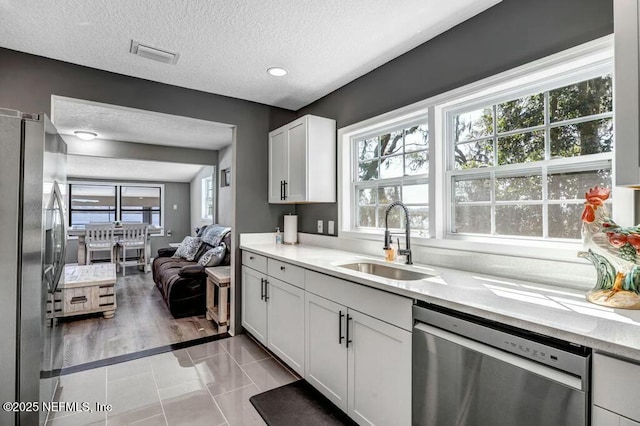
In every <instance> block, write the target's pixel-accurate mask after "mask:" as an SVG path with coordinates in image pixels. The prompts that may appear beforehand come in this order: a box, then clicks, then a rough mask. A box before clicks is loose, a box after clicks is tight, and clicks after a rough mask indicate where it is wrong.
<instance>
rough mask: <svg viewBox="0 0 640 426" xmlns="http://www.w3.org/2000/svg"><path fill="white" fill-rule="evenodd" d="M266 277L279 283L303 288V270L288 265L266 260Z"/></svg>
mask: <svg viewBox="0 0 640 426" xmlns="http://www.w3.org/2000/svg"><path fill="white" fill-rule="evenodd" d="M267 275H269V276H270V277H273V278H277V279H279V280H280V281H284V282H286V283H289V284H292V285H295V286H296V287H300V288H304V269H303V268H301V267H299V266H295V265H292V264H290V263H285V262H280V261H279V260H275V259H267Z"/></svg>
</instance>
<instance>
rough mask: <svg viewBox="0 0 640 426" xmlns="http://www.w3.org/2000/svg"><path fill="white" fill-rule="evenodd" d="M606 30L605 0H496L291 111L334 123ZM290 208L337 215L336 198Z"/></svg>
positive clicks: (310, 216)
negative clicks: (416, 45) (331, 120)
mask: <svg viewBox="0 0 640 426" xmlns="http://www.w3.org/2000/svg"><path fill="white" fill-rule="evenodd" d="M612 32H613V2H612V0H560V1H558V0H538V1H531V0H504V1H502V2H501V3H499V4H497V5H496V6H494V7H492V8H491V9H489V10H487V11H485V12H483V13H481V14H480V15H477V16H475V17H474V18H471V19H470V20H468V21H466V22H463V23H462V24H460V25H458V26H456V27H454V28H452V29H451V30H449V31H447V32H446V33H444V34H441V35H440V36H438V37H436V38H434V39H432V40H430V41H428V42H426V43H424V44H422V45H420V46H418V47H417V48H415V49H413V50H412V51H410V52H408V53H406V54H404V55H402V56H400V57H398V58H396V59H394V60H393V61H390V62H388V63H386V64H385V65H383V66H381V67H379V68H377V69H375V70H374V71H372V72H370V73H368V74H366V75H364V76H362V77H360V78H359V79H357V80H354V81H353V82H351V83H349V84H347V85H345V86H343V87H341V88H340V89H338V90H336V91H335V92H333V93H331V94H329V95H327V96H325V97H324V98H322V99H320V100H318V101H316V102H314V103H312V104H311V105H308V106H307V107H305V108H302V109H301V110H299V111H298V112H297V114H298V116H302V115H304V114H315V115H320V116H323V117H329V118H333V119H335V120H337V127H338V128H341V127H344V126H347V125H350V124H353V123H357V122H359V121H362V120H365V119H367V118H371V117H374V116H376V115H379V114H382V113H385V112H388V111H392V110H394V109H397V108H400V107H402V106H405V105H409V104H411V103H414V102H417V101H420V100H422V99H426V98H429V97H431V96H433V95H436V94H439V93H443V92H446V91H448V90H451V89H454V88H456V87H460V86H463V85H465V84H468V83H471V82H474V81H477V80H480V79H482V78H485V77H489V76H491V75H494V74H497V73H499V72H502V71H505V70H508V69H510V68H514V67H517V66H519V65H522V64H525V63H528V62H531V61H533V60H535V59H539V58H541V57H544V56H547V55H550V54H553V53H556V52H559V51H561V50H564V49H567V48H569V47H572V46H575V45H578V44H580V43H584V42H587V41H589V40H592V39H595V38H598V37H601V36H604V35H607V34H610V33H612ZM274 128H276V127H275V126H274V127H272V129H274ZM296 213H297V214H298V220H299V230H300V231H301V232H308V233H315V232H316V225H315V222H316V220H317V219H324V220H325V221H326V220H336V221H337V219H338V208H337V204H309V205H298V206H296ZM336 224H337V222H336ZM325 227H326V222H325Z"/></svg>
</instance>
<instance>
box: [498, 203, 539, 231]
mask: <svg viewBox="0 0 640 426" xmlns="http://www.w3.org/2000/svg"><path fill="white" fill-rule="evenodd" d="M496 234H498V235H522V236H529V237H542V206H535V205H519V206H496Z"/></svg>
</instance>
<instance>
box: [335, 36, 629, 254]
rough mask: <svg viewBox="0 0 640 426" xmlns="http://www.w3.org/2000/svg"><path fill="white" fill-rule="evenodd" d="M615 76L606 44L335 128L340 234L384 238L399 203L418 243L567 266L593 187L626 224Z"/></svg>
mask: <svg viewBox="0 0 640 426" xmlns="http://www.w3.org/2000/svg"><path fill="white" fill-rule="evenodd" d="M612 74H613V39H612V37H607V38H602V39H600V40H595V41H593V42H591V43H587V44H584V45H581V46H577V47H575V48H573V49H569V50H567V51H565V52H561V53H558V54H556V55H553V56H550V57H547V58H543V59H541V60H539V61H535V62H533V63H531V64H527V65H524V66H522V67H519V68H516V69H513V70H510V71H506V72H504V73H501V74H499V75H496V76H492V77H489V78H487V79H484V80H482V81H479V82H476V83H472V84H469V85H467V86H464V87H460V88H458V89H454V90H452V91H449V92H447V93H443V94H440V95H436V96H434V97H432V98H429V99H425V100H423V101H420V102H417V103H415V104H412V105H408V106H406V107H403V108H400V109H398V110H395V111H391V112H388V113H385V114H383V115H381V116H378V117H374V118H370V119H368V120H365V121H363V122H360V123H355V124H352V125H350V126H347V127H345V128H342V129H339V131H338V137H339V142H338V158H339V163H338V164H339V184H338V189H339V197H340V198H339V203H340V204H339V225H340V229H339V235H341V236H345V237H349V238H364V239H371V240H375V241H380V240H381V233H382V228H384V215H385V210H386V208H387V206H388V205H389V204H390V203H391V202H393V201H395V200H401V201H402V202H403V203H405V204H406V205H407V206H409V209H410V221H411V227H412V230H413V231H414V237H417V238H415V239H414V243H415V244H417V245H426V246H432V247H442V248H452V249H463V250H477V251H489V252H493V253H505V252H509V253H513V252H518V253H520V254H522V255H523V256H527V255H528V254H529V253H530V252H531V250H537V251H536V252H535V253H536V254H535V256H542V257H544V256H553V254H551V253H552V252H553V250H551V251H549V250H547V249H549V248H552V249H554V250H555V249H557V250H558V251H555V252H554V253H555V254H558V253H561V252H562V254H561V255H562V256H569V257H571V258H572V259H573V258H574V257H575V250H577V249H579V247H578V244H579V241H580V236H581V235H580V234H581V226H582V222H581V212H582V209H583V207H584V205H583V204H584V196H585V192H587V191H588V189H589V188H591V187H594V186H606V187H612V188H613V190H612V198H613V197H614V196H615V199H616V200H617V201H616V209H615V211H613V213H614V215H615V216H616V217H617V219H616V220H617V221H618V222H621V223H624V222H629V221H630V220H632V219H631V217H630V216H631V208H626V207H623V206H627V205H629V206H630V205H631V202H632V201H631V199H630V198H631V197H630V196H629V195H630V194H629V192H628V191H627V192H625V191H624V190H621V189H619V188H616V187H615V185H614V182H615V176H613V169H612V161H613V152H614V128H613V119H614V117H613V102H612V100H613V98H612V96H613V90H612V89H613V76H612ZM607 203H609V209H610V210H614V209H611V199H610V200H608V201H607ZM401 213H402V212H401V210H399V209H398V210H397V211H396V210H395V209H394V210H393V213H392V215H391V216H390V217H389V226H390V227H391V228H402V227H404V223H403V219H402V215H401ZM614 218H615V217H614ZM420 237H426V238H420ZM487 243H496V244H487ZM532 255H533V254H532Z"/></svg>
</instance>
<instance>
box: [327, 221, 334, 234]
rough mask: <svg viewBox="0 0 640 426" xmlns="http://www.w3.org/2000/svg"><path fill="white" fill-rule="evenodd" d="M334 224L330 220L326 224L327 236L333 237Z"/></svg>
mask: <svg viewBox="0 0 640 426" xmlns="http://www.w3.org/2000/svg"><path fill="white" fill-rule="evenodd" d="M333 225H334V222H333V221H332V220H330V221H328V222H327V234H329V235H333V233H334V231H335V230H334V228H333Z"/></svg>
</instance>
